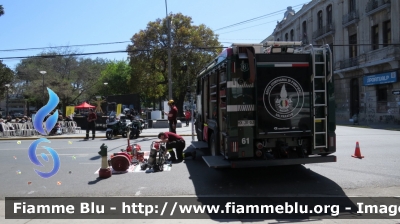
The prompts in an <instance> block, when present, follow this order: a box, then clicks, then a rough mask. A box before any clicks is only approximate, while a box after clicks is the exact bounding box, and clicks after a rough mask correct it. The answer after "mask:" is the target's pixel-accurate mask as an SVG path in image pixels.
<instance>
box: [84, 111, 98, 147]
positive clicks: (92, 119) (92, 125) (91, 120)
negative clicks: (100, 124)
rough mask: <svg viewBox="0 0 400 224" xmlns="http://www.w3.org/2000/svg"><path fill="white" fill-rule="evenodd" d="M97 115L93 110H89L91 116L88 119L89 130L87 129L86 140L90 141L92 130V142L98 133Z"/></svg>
mask: <svg viewBox="0 0 400 224" xmlns="http://www.w3.org/2000/svg"><path fill="white" fill-rule="evenodd" d="M96 120H97V115H96V114H95V113H94V112H93V109H89V114H88V117H87V121H88V124H87V128H86V138H85V139H84V140H89V131H90V130H92V140H94V137H95V133H96V122H95V121H96Z"/></svg>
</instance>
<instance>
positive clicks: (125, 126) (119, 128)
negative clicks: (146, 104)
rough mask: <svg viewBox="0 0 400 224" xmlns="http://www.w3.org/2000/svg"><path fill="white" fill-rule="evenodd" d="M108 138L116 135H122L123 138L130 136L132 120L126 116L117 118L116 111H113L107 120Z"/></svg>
mask: <svg viewBox="0 0 400 224" xmlns="http://www.w3.org/2000/svg"><path fill="white" fill-rule="evenodd" d="M106 123H107V130H106V138H107V139H109V140H110V139H112V138H113V137H114V136H116V135H122V137H123V138H126V137H127V136H128V132H129V127H130V125H131V122H130V121H129V120H126V119H125V117H124V116H122V117H121V119H117V117H116V113H115V112H111V113H110V115H109V117H108V119H107V121H106Z"/></svg>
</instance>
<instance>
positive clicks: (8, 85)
mask: <svg viewBox="0 0 400 224" xmlns="http://www.w3.org/2000/svg"><path fill="white" fill-rule="evenodd" d="M4 86H5V87H6V88H7V96H6V117H7V116H8V90H9V89H10V84H5V85H4Z"/></svg>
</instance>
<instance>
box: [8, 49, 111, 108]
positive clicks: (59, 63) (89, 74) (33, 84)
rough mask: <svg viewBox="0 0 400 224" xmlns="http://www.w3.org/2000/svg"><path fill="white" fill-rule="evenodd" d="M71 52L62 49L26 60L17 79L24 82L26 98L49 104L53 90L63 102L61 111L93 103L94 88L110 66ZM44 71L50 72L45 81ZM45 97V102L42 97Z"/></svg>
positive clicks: (18, 70)
mask: <svg viewBox="0 0 400 224" xmlns="http://www.w3.org/2000/svg"><path fill="white" fill-rule="evenodd" d="M74 53H76V51H75V50H72V49H71V48H58V49H53V50H51V51H49V52H43V53H41V54H39V55H38V57H32V58H28V59H24V60H22V61H21V62H20V63H19V64H18V65H17V68H16V71H17V78H18V79H19V80H21V81H22V83H23V87H24V88H23V89H24V90H25V92H24V95H25V96H26V98H27V99H28V100H29V101H31V102H36V103H37V105H38V104H39V105H43V104H45V103H47V99H48V94H47V91H45V92H43V78H44V86H45V87H49V88H51V89H52V90H53V91H54V92H55V93H56V94H57V95H58V97H59V98H60V104H61V109H62V111H63V113H65V106H67V105H70V104H75V103H78V101H86V100H89V99H90V98H91V97H93V95H94V94H95V92H96V90H95V89H94V88H93V87H94V86H95V85H96V84H97V82H98V81H99V77H100V73H101V71H102V70H103V69H104V68H105V66H106V61H104V60H103V59H99V58H97V59H95V60H93V59H88V58H78V57H76V56H73V55H72V54H74ZM40 71H46V74H45V75H44V77H43V76H42V74H41V73H40ZM43 96H44V102H43V100H42V97H43Z"/></svg>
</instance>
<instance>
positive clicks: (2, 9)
mask: <svg viewBox="0 0 400 224" xmlns="http://www.w3.org/2000/svg"><path fill="white" fill-rule="evenodd" d="M2 15H4V8H3V6H2V5H0V16H2Z"/></svg>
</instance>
